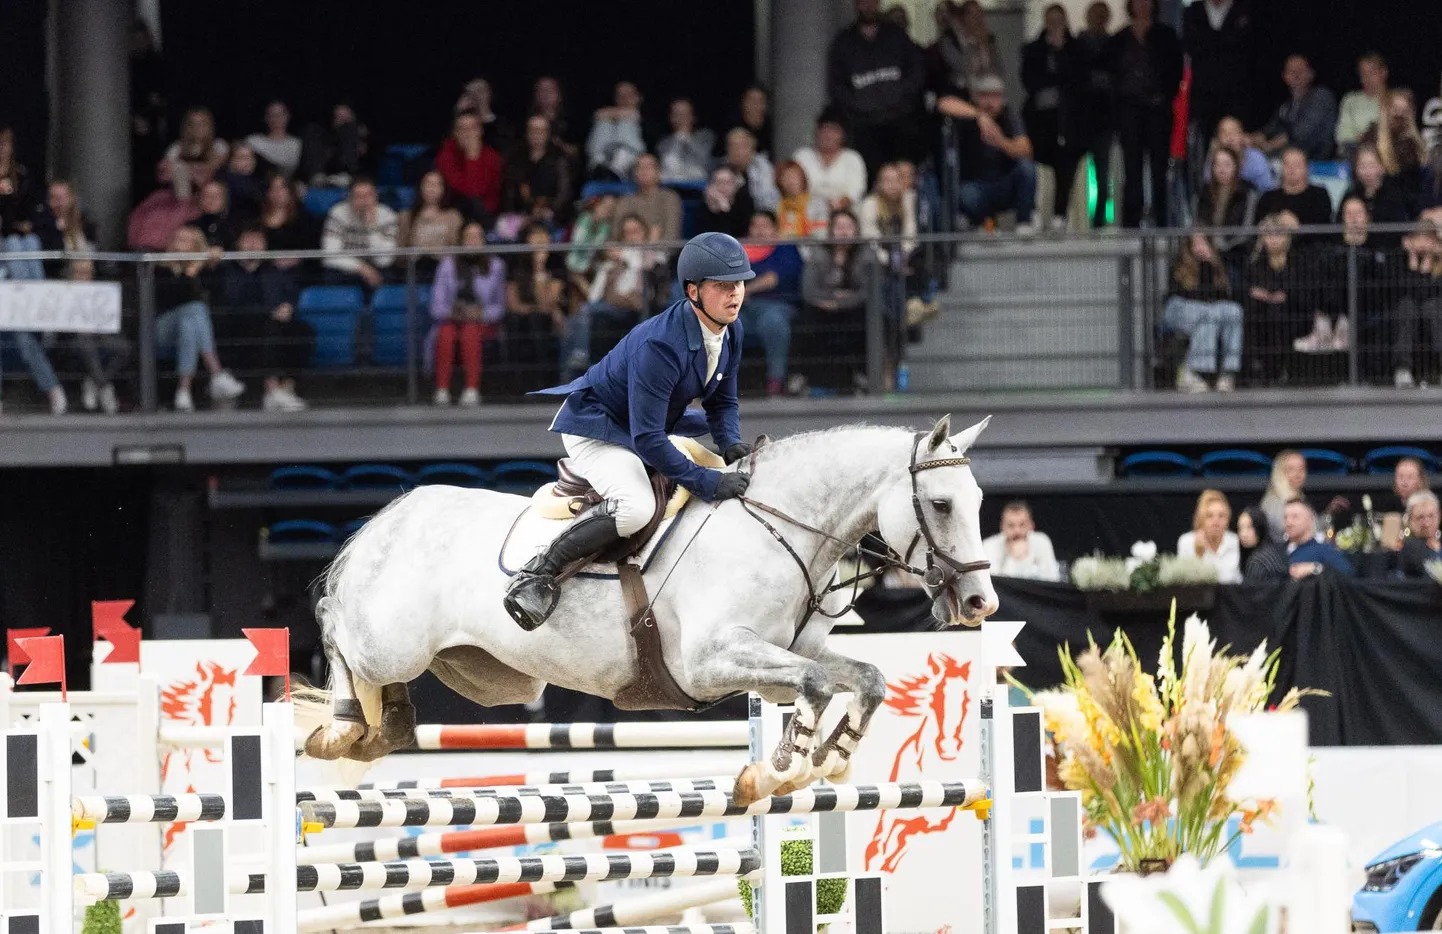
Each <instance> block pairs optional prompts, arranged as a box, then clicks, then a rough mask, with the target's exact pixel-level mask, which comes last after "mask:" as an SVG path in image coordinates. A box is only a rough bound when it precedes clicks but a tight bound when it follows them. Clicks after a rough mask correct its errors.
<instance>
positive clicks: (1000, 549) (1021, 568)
mask: <svg viewBox="0 0 1442 934" xmlns="http://www.w3.org/2000/svg"><path fill="white" fill-rule="evenodd" d="M981 553H982V554H983V555H985V556H986V558H987V560H988V561H990V562H991V573H993V574H995V575H997V576H998V577H1019V578H1023V579H1026V580H1039V581H1059V580H1061V569H1060V568H1059V567H1058V566H1057V563H1056V552H1055V551H1053V550H1052V545H1051V538H1050V537H1049V536H1048V535H1047V534H1046V533H1045V532H1038V531H1037V530H1036V522H1035V521H1033V520H1032V516H1031V507H1030V506H1029V505H1027V504H1026V503H1025V502H1024V501H1022V500H1013V501H1012V502H1009V503H1007V504H1006V505H1005V506H1003V507H1002V509H1001V531H1000V532H999V533H997V534H996V535H992V536H990V537H989V538H987V539H986V540H985V541H984V542H982V543H981Z"/></svg>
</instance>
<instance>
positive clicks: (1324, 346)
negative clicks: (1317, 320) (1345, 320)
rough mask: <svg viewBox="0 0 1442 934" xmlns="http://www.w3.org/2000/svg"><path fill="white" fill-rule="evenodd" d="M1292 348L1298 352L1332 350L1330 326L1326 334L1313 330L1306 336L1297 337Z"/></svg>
mask: <svg viewBox="0 0 1442 934" xmlns="http://www.w3.org/2000/svg"><path fill="white" fill-rule="evenodd" d="M1292 349H1293V350H1295V351H1296V352H1297V353H1322V352H1323V351H1326V350H1331V349H1332V335H1331V329H1330V328H1329V329H1328V333H1326V334H1322V333H1320V332H1317V331H1313V332H1312V333H1311V334H1308V335H1307V336H1306V337H1299V338H1297V339H1296V340H1294V341H1292Z"/></svg>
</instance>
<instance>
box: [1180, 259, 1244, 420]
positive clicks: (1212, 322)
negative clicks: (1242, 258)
mask: <svg viewBox="0 0 1442 934" xmlns="http://www.w3.org/2000/svg"><path fill="white" fill-rule="evenodd" d="M1162 322H1163V327H1164V328H1165V329H1167V330H1170V331H1173V332H1176V333H1180V334H1185V335H1186V336H1187V338H1188V342H1187V357H1186V362H1185V363H1184V364H1183V365H1182V367H1181V368H1180V370H1179V371H1178V373H1177V389H1179V390H1180V391H1182V392H1206V391H1207V389H1208V388H1209V386H1208V383H1207V379H1206V377H1209V376H1214V377H1215V378H1216V386H1217V392H1231V391H1232V390H1233V389H1234V388H1236V375H1237V373H1238V372H1239V371H1240V370H1241V369H1242V306H1241V305H1239V304H1237V303H1236V302H1235V301H1233V300H1232V297H1231V287H1230V285H1229V284H1228V280H1227V270H1226V268H1225V267H1224V266H1223V265H1222V260H1221V257H1219V256H1218V255H1217V251H1216V249H1215V248H1214V247H1213V246H1212V243H1211V241H1210V240H1208V239H1207V238H1206V237H1205V236H1203V235H1201V234H1193V235H1192V236H1191V237H1189V238H1188V239H1186V240H1184V241H1182V247H1181V251H1180V252H1179V254H1178V256H1177V261H1176V264H1175V265H1174V266H1173V267H1172V291H1171V296H1170V297H1169V298H1168V299H1167V306H1166V310H1165V311H1164V312H1163V316H1162ZM1219 338H1220V340H1221V343H1222V353H1221V368H1220V369H1218V367H1217V362H1218V361H1217V341H1218V339H1219Z"/></svg>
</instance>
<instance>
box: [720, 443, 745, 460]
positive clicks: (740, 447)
mask: <svg viewBox="0 0 1442 934" xmlns="http://www.w3.org/2000/svg"><path fill="white" fill-rule="evenodd" d="M750 453H751V445H749V444H747V443H746V442H745V441H737V442H736V443H735V444H733V445H731V446H730V447H729V448H727V449H726V453H725V454H724V455H722V456H723V457H725V458H726V463H728V464H734V463H736V462H737V461H739V460H740V459H741V458H743V457H745V456H746V455H747V454H750Z"/></svg>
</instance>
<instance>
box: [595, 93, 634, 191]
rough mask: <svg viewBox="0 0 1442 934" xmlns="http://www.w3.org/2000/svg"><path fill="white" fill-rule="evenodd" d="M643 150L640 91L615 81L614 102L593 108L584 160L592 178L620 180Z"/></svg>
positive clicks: (628, 171)
mask: <svg viewBox="0 0 1442 934" xmlns="http://www.w3.org/2000/svg"><path fill="white" fill-rule="evenodd" d="M645 151H646V133H645V128H644V126H643V124H642V121H641V92H640V91H638V90H636V85H634V84H632V83H631V82H629V81H618V82H616V96H615V103H614V104H613V105H612V106H610V107H602V108H601V109H600V110H597V111H596V115H595V118H594V121H593V122H592V124H591V135H590V136H588V137H586V161H587V166H588V168H589V169H590V175H591V177H592V178H600V179H607V180H610V181H620V180H621V179H623V178H626V177H627V176H629V175H630V174H631V169H632V168H633V167H634V166H635V164H636V158H637V157H638V156H640V155H641V153H643V152H645Z"/></svg>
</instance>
